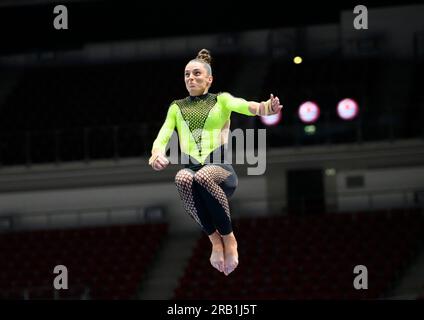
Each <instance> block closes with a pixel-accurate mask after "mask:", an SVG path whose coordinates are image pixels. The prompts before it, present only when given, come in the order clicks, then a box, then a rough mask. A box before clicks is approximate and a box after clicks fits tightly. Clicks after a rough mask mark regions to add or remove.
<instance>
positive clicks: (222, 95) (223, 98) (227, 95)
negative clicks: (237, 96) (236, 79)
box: [216, 92, 233, 102]
mask: <svg viewBox="0 0 424 320" xmlns="http://www.w3.org/2000/svg"><path fill="white" fill-rule="evenodd" d="M216 96H217V99H218V100H220V101H224V102H226V101H228V100H229V99H232V98H233V96H232V95H231V94H230V93H229V92H219V93H218V94H217V95H216Z"/></svg>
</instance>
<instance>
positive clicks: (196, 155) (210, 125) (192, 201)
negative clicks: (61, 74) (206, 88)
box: [152, 93, 255, 235]
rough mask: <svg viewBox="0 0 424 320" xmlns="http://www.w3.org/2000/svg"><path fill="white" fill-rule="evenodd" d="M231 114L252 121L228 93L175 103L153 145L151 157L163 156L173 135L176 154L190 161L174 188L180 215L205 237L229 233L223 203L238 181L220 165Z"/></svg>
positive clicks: (242, 102) (240, 101)
mask: <svg viewBox="0 0 424 320" xmlns="http://www.w3.org/2000/svg"><path fill="white" fill-rule="evenodd" d="M232 112H237V113H241V114H244V115H247V116H255V114H253V113H251V112H250V111H249V103H248V102H247V101H246V100H245V99H241V98H236V97H233V96H232V95H231V94H229V93H220V94H212V93H207V94H205V95H202V96H197V97H192V96H189V97H187V98H184V99H181V100H176V101H174V102H172V103H171V105H170V107H169V109H168V113H167V116H166V120H165V122H164V124H163V125H162V127H161V129H160V131H159V134H158V136H157V138H156V139H155V141H154V142H153V147H152V151H154V150H155V151H161V152H165V151H166V146H167V144H168V142H169V140H170V138H171V136H172V133H173V132H174V130H175V129H176V130H177V132H178V138H179V144H180V149H181V152H182V154H185V155H186V156H188V157H189V160H190V161H189V164H188V165H185V169H182V170H180V171H179V172H178V173H177V175H176V177H175V183H176V185H177V189H178V191H179V194H180V197H181V199H182V201H183V203H184V207H185V209H186V211H187V212H188V213H189V214H190V216H191V217H192V218H193V219H194V220H196V221H197V222H198V223H199V224H200V225H201V227H202V228H203V230H204V231H205V232H206V233H207V234H212V233H213V232H215V231H216V230H218V231H219V232H220V233H221V234H222V235H224V234H228V233H230V232H231V231H232V227H231V220H230V212H229V206H228V197H230V196H231V195H232V194H233V192H234V191H235V188H236V186H237V183H238V179H237V175H236V173H235V171H234V169H233V167H232V166H231V164H229V163H223V161H222V160H223V159H222V156H223V154H224V153H225V151H224V150H223V148H224V145H225V143H226V140H227V139H228V131H227V130H229V124H230V117H231V113H232ZM224 149H225V148H224ZM217 151H219V152H217ZM215 153H218V154H219V155H220V157H221V158H220V159H218V161H214V160H217V159H214V154H215ZM214 162H216V163H214Z"/></svg>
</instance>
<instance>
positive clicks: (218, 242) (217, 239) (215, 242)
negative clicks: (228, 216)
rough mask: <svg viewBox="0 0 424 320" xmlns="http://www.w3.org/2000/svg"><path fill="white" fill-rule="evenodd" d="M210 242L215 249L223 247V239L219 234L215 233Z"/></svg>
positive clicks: (210, 237)
mask: <svg viewBox="0 0 424 320" xmlns="http://www.w3.org/2000/svg"><path fill="white" fill-rule="evenodd" d="M209 240H210V242H211V243H212V246H213V247H222V245H223V244H222V238H221V235H220V234H219V233H218V232H214V233H213V234H211V235H210V236H209Z"/></svg>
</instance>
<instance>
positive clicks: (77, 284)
mask: <svg viewBox="0 0 424 320" xmlns="http://www.w3.org/2000/svg"><path fill="white" fill-rule="evenodd" d="M167 230H168V227H167V224H165V223H158V224H143V225H122V226H110V227H90V228H80V229H61V230H43V231H25V232H15V233H7V234H1V235H0V260H1V261H2V263H1V266H0V297H1V298H2V299H55V298H56V299H57V298H59V299H66V298H71V299H82V298H84V297H85V298H87V299H131V298H135V296H136V294H137V290H138V286H139V285H140V283H141V281H142V279H143V276H144V274H145V272H146V270H147V268H148V266H149V264H150V263H151V261H152V259H153V258H154V256H155V254H156V253H157V252H158V250H159V248H160V245H161V241H162V240H163V239H164V237H165V236H166V234H167ZM56 265H64V266H66V267H67V270H68V287H69V289H68V290H55V289H54V288H53V280H54V278H55V277H56V276H57V274H54V273H53V271H54V267H55V266H56Z"/></svg>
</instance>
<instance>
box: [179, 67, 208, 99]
mask: <svg viewBox="0 0 424 320" xmlns="http://www.w3.org/2000/svg"><path fill="white" fill-rule="evenodd" d="M212 80H213V78H212V76H211V75H208V72H207V70H206V68H205V66H204V65H203V63H201V62H197V61H191V62H189V63H188V64H187V66H186V68H185V71H184V81H185V85H186V88H187V91H188V92H189V94H190V95H191V96H200V95H202V94H205V93H207V92H208V90H209V87H210V86H211V84H212Z"/></svg>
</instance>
